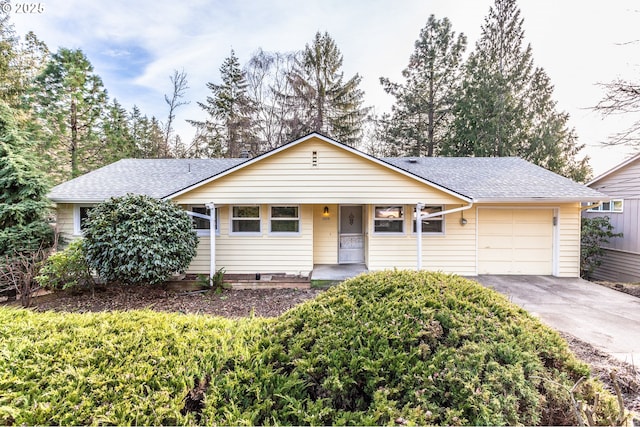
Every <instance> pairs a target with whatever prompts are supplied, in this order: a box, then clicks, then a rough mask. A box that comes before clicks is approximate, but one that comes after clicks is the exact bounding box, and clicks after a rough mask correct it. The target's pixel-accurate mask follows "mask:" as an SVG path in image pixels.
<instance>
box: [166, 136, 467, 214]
mask: <svg viewBox="0 0 640 427" xmlns="http://www.w3.org/2000/svg"><path fill="white" fill-rule="evenodd" d="M170 198H171V199H172V200H175V201H176V202H178V203H185V204H192V203H198V204H200V203H204V202H206V201H214V202H216V203H221V204H226V203H234V204H237V203H253V202H257V201H261V202H264V203H402V204H404V203H417V202H419V201H424V202H430V203H440V204H442V203H452V204H460V203H467V202H469V201H470V198H467V197H466V196H465V195H462V194H460V193H456V192H454V191H451V190H450V189H447V188H444V187H443V186H440V185H438V184H435V183H432V182H430V181H428V180H425V179H424V178H422V177H419V176H416V175H414V174H412V173H410V172H408V171H405V170H402V169H400V168H397V167H395V166H393V165H391V164H389V163H386V162H384V161H381V160H380V159H377V158H375V157H372V156H369V155H367V154H364V153H361V152H360V151H358V150H354V149H352V148H351V147H348V146H345V145H343V144H340V143H337V142H335V141H333V140H330V139H328V138H325V137H322V136H319V135H318V134H312V135H310V136H308V137H305V138H301V139H299V140H296V141H294V143H290V144H287V146H285V147H281V148H280V149H276V150H273V151H271V152H269V153H267V154H265V155H262V156H259V157H257V158H256V159H253V160H252V161H248V162H245V163H243V164H240V165H238V166H236V167H235V168H233V169H230V170H228V171H225V172H223V173H221V174H219V175H217V176H215V177H212V178H210V179H207V180H204V181H203V182H200V183H198V184H197V185H194V186H192V187H190V188H188V189H185V190H183V191H180V192H178V193H177V194H175V195H172V196H171V197H170Z"/></svg>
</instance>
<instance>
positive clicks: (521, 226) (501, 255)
mask: <svg viewBox="0 0 640 427" xmlns="http://www.w3.org/2000/svg"><path fill="white" fill-rule="evenodd" d="M553 228H554V210H553V209H536V208H522V209H500V208H478V274H536V275H551V274H553V236H554V231H553Z"/></svg>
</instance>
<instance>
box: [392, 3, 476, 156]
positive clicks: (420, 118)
mask: <svg viewBox="0 0 640 427" xmlns="http://www.w3.org/2000/svg"><path fill="white" fill-rule="evenodd" d="M466 46H467V39H466V37H465V36H464V34H459V35H458V36H457V37H456V33H455V32H454V31H453V30H452V29H451V22H450V21H449V19H447V18H444V19H441V20H439V19H436V17H435V16H434V15H431V16H429V19H428V20H427V24H426V25H425V27H424V28H423V29H422V30H421V31H420V38H419V39H418V40H416V42H415V50H414V52H413V54H412V55H411V57H410V58H409V65H408V66H407V68H405V69H404V70H403V71H402V76H403V77H404V78H405V82H404V84H401V83H393V82H391V81H390V80H389V79H387V78H384V77H381V78H380V83H381V84H382V86H383V87H384V90H385V92H387V93H389V94H391V95H393V96H394V97H395V98H396V102H395V105H394V106H393V107H392V110H391V111H392V113H391V115H386V116H383V118H382V120H383V122H384V124H383V129H384V131H383V135H382V138H383V140H384V141H385V142H386V143H387V144H389V145H390V146H392V147H393V148H394V149H393V151H394V152H396V153H397V154H401V155H410V156H421V155H426V156H428V157H432V156H434V155H437V154H438V152H439V150H440V144H441V141H442V139H443V137H444V135H445V134H446V132H447V130H448V126H449V124H450V121H451V109H452V106H453V103H454V100H455V94H456V89H457V85H458V83H459V78H460V66H461V65H462V54H463V53H464V50H465V49H466Z"/></svg>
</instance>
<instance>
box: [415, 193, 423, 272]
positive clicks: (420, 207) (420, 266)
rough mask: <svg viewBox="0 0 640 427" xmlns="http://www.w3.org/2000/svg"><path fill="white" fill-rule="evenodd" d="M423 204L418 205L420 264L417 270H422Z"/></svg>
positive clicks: (417, 221) (417, 232) (417, 228)
mask: <svg viewBox="0 0 640 427" xmlns="http://www.w3.org/2000/svg"><path fill="white" fill-rule="evenodd" d="M423 207H424V204H423V203H418V204H416V241H417V242H418V262H417V264H416V268H417V270H418V271H420V270H422V208H423Z"/></svg>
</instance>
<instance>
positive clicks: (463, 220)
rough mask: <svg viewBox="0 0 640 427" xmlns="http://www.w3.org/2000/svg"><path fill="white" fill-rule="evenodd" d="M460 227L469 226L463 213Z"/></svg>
mask: <svg viewBox="0 0 640 427" xmlns="http://www.w3.org/2000/svg"><path fill="white" fill-rule="evenodd" d="M460 225H462V226H463V227H464V226H465V225H467V218H465V217H464V214H463V213H462V212H460Z"/></svg>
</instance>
